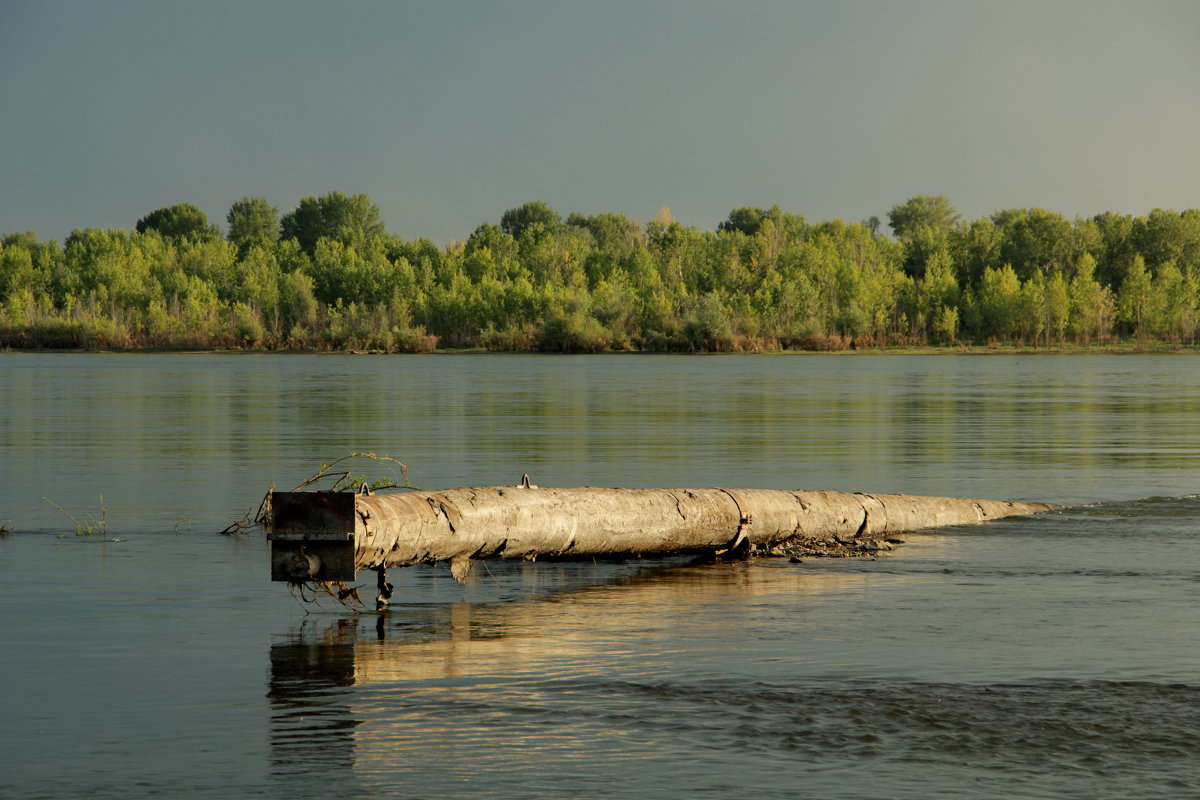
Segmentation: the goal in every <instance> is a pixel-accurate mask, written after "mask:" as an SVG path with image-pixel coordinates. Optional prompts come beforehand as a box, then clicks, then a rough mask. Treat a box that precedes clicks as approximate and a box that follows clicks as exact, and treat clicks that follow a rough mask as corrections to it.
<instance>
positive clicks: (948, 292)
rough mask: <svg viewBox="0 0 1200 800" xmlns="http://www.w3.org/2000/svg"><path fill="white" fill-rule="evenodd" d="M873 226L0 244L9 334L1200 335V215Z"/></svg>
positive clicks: (397, 343) (455, 343) (249, 224)
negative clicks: (441, 239)
mask: <svg viewBox="0 0 1200 800" xmlns="http://www.w3.org/2000/svg"><path fill="white" fill-rule="evenodd" d="M889 218H890V220H891V223H892V228H893V230H894V231H895V232H896V234H897V236H896V238H892V237H887V236H882V235H880V234H879V232H878V230H877V228H878V225H872V224H870V222H869V221H868V222H867V223H847V222H843V221H842V220H836V219H835V220H826V221H822V222H815V223H808V222H807V221H806V220H805V219H804V218H803V217H802V216H800V215H797V214H790V213H787V212H785V211H783V210H782V209H780V208H779V207H778V206H771V207H769V208H768V207H759V206H739V207H736V208H734V209H733V210H731V211H730V212H729V215H728V216H727V218H726V219H724V220H720V221H718V222H717V224H716V226H715V228H714V229H711V230H702V229H699V228H697V227H695V226H689V225H685V224H683V223H681V222H679V221H678V220H676V219H674V218H673V217H672V216H671V214H670V212H669V211H668V210H667V209H663V210H662V211H661V212H659V214H658V215H656V216H655V217H654V219H651V220H649V221H646V222H638V221H636V220H634V219H632V218H630V217H629V216H626V215H625V214H621V213H616V212H602V213H596V214H590V215H585V214H582V213H578V212H574V213H571V214H569V215H567V217H566V219H565V221H564V220H563V219H562V217H560V216H559V214H558V213H557V212H556V211H554V209H552V208H551V207H550V206H549V205H547V204H546V203H544V202H541V201H533V202H529V203H525V204H523V205H521V206H518V207H516V208H512V209H509V210H507V211H505V212H504V213H503V214H502V215H501V218H500V224H498V225H497V224H493V223H487V222H485V223H482V224H480V225H478V226H477V227H476V228H475V230H474V231H473V232H472V233H471V234H470V236H469V237H468V238H467V240H466V241H465V242H462V243H457V242H454V243H450V244H448V245H446V246H439V245H437V244H435V243H434V242H431V241H429V240H428V239H424V238H418V239H413V240H407V241H406V240H404V239H402V238H400V237H398V236H393V235H390V234H388V233H387V232H386V231H385V229H384V225H383V222H382V221H381V219H380V214H379V209H378V207H377V206H376V205H375V204H374V203H373V202H372V201H371V199H370V198H369V197H367V196H366V195H363V194H357V195H346V194H343V193H341V192H331V193H329V194H326V195H322V196H320V197H305V198H303V199H302V200H301V201H300V202H299V203H298V204H297V205H296V207H295V208H294V209H293V210H292V211H290V212H288V213H287V214H285V215H284V216H283V218H282V219H278V222H276V219H277V211H276V208H275V206H273V205H272V204H271V203H270V202H269V201H268V200H266V199H265V198H261V197H243V198H241V199H240V200H237V201H235V202H234V203H233V204H231V206H230V208H229V213H228V215H227V216H226V220H227V222H228V223H229V233H228V236H227V239H221V238H220V237H219V236H218V235H217V232H216V228H215V226H212V225H209V224H208V221H207V219H206V218H205V217H204V214H203V213H202V212H201V211H200V210H199V209H198V208H196V207H195V206H192V205H190V204H186V203H184V204H178V205H175V206H170V207H167V208H163V209H158V210H156V211H154V212H152V213H151V214H148V215H146V217H143V218H142V219H141V220H139V221H138V224H137V226H136V229H135V230H134V231H133V232H129V231H126V230H105V229H97V228H84V229H79V230H75V231H72V233H71V234H70V236H68V237H67V238H66V240H65V241H64V242H63V243H62V244H61V245H60V244H59V243H58V242H57V241H41V240H39V239H38V237H37V235H36V234H34V233H32V232H15V233H10V234H6V235H4V236H0V346H12V347H107V348H131V347H174V348H189V347H203V348H211V347H238V348H246V347H250V348H275V347H292V348H308V349H318V350H320V349H353V350H366V349H372V350H383V351H389V352H393V351H416V350H428V349H430V348H432V347H435V346H441V347H479V348H485V349H491V350H537V349H541V350H553V351H558V352H562V351H572V352H574V351H585V352H591V351H596V350H683V351H696V350H703V351H753V352H758V351H762V350H773V349H794V348H804V349H846V348H850V347H854V348H872V347H886V346H893V345H894V346H908V345H914V344H938V345H953V344H960V343H976V344H988V345H995V346H1000V345H1003V344H1006V343H1013V344H1015V343H1021V344H1025V345H1027V346H1028V345H1035V346H1043V347H1044V346H1048V345H1059V344H1061V343H1063V342H1077V343H1080V344H1087V343H1093V342H1108V341H1112V340H1114V339H1117V338H1125V339H1128V340H1131V341H1138V342H1148V341H1158V342H1169V343H1173V344H1176V345H1179V344H1192V343H1194V342H1195V341H1196V338H1197V334H1198V333H1200V211H1197V210H1194V209H1189V210H1186V211H1183V212H1176V211H1171V210H1163V209H1155V210H1153V211H1151V212H1150V213H1148V214H1146V215H1144V216H1127V215H1121V214H1115V213H1104V214H1099V215H1096V216H1094V217H1091V218H1086V219H1085V218H1078V217H1077V218H1075V219H1068V218H1067V217H1065V216H1063V215H1061V214H1058V213H1056V212H1053V211H1048V210H1045V209H1039V208H1018V209H1001V210H999V211H996V212H995V213H993V214H990V215H988V216H985V217H980V218H979V219H975V220H969V221H960V220H959V218H958V215H957V213H956V212H955V211H954V209H953V207H952V206H951V205H950V203H949V201H947V200H946V198H943V197H915V198H910V199H909V200H908V201H906V202H904V203H901V204H899V205H896V206H894V207H893V209H892V213H891V215H890V217H889Z"/></svg>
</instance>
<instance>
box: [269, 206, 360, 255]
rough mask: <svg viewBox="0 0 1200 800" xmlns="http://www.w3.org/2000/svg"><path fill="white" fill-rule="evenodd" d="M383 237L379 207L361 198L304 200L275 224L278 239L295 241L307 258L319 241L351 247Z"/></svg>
mask: <svg viewBox="0 0 1200 800" xmlns="http://www.w3.org/2000/svg"><path fill="white" fill-rule="evenodd" d="M383 233H384V225H383V221H382V220H380V218H379V207H378V206H377V205H375V204H374V203H373V202H371V198H369V197H367V196H366V195H365V194H355V195H345V194H343V193H342V192H330V193H329V194H325V195H321V196H320V197H305V198H304V199H303V200H301V201H300V203H299V204H298V205H297V206H296V207H295V208H294V209H292V210H291V211H289V212H288V213H286V214H284V215H283V218H282V219H281V220H280V221H279V235H280V238H283V239H295V240H296V241H297V242H298V243H299V245H300V249H302V250H303V251H304V252H306V253H308V254H309V255H312V254H313V253H314V252H315V251H316V248H317V242H318V241H320V240H321V239H323V238H324V239H333V240H336V241H339V242H341V243H342V244H352V245H353V244H361V243H363V242H366V241H368V240H369V239H370V238H372V237H374V236H380V235H382V234H383Z"/></svg>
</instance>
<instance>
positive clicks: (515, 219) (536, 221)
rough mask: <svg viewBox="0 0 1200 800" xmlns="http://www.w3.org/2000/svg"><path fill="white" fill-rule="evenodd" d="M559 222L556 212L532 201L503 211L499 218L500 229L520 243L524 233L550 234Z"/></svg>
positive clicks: (544, 204)
mask: <svg viewBox="0 0 1200 800" xmlns="http://www.w3.org/2000/svg"><path fill="white" fill-rule="evenodd" d="M559 221H560V217H559V216H558V212H557V211H555V210H554V209H552V208H551V207H550V206H548V205H547V204H546V203H543V202H542V201H541V200H534V201H532V202H529V203H525V204H524V205H520V206H517V207H516V208H510V209H509V210H508V211H505V212H504V214H503V215H501V217H500V229H501V230H502V231H504V232H505V233H507V234H508V235H509V236H511V237H513V238H514V239H516V240H517V241H520V240H521V237H522V236H524V235H525V233H526V232H530V233H536V234H542V233H552V232H553V231H554V229H555V228H557V227H558V225H559ZM535 238H536V237H535Z"/></svg>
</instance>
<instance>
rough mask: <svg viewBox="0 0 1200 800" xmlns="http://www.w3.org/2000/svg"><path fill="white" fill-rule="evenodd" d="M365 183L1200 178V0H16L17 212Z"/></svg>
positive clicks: (710, 187) (694, 210)
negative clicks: (715, 0) (96, 0)
mask: <svg viewBox="0 0 1200 800" xmlns="http://www.w3.org/2000/svg"><path fill="white" fill-rule="evenodd" d="M335 190H336V191H342V192H346V193H347V194H356V193H364V194H367V195H369V196H370V197H371V199H372V200H374V202H375V203H376V204H377V205H378V206H379V208H380V212H381V216H382V218H383V220H384V222H385V223H386V224H387V228H388V230H389V231H390V232H392V233H396V234H398V235H400V236H403V237H405V238H408V239H412V238H416V237H419V236H424V237H428V238H430V239H433V240H434V241H435V242H438V243H439V244H447V243H449V242H451V241H455V240H464V239H466V238H467V236H469V235H470V233H471V231H472V230H474V229H475V228H476V227H477V226H478V225H480V224H481V223H484V222H493V223H495V222H498V221H499V219H500V217H501V215H502V214H503V213H504V211H505V210H507V209H509V208H513V207H515V206H518V205H520V204H522V203H524V202H527V201H530V200H541V201H545V202H547V203H549V204H550V205H551V206H552V207H553V208H554V209H555V210H556V211H558V212H559V213H561V214H562V215H564V216H565V215H566V214H568V213H570V212H580V213H583V214H594V213H599V212H605V211H617V212H623V213H625V214H627V215H629V216H630V217H632V218H633V219H636V220H638V221H640V222H645V221H648V220H650V219H652V218H653V217H654V216H655V215H656V214H657V213H658V211H659V209H660V208H663V207H668V208H670V210H671V213H672V215H673V216H674V217H675V219H677V220H679V221H680V222H682V223H684V224H687V225H695V226H697V227H698V228H700V229H704V230H708V229H713V228H715V227H716V226H717V224H718V223H719V222H720V221H721V220H723V219H725V218H726V216H727V215H728V213H729V211H730V210H731V209H733V208H736V207H740V206H747V205H753V206H762V207H768V206H771V205H779V206H780V207H781V208H783V210H785V211H788V212H792V213H798V214H803V215H804V216H805V217H806V218H807V219H808V220H809V221H810V222H816V221H821V220H828V219H834V218H839V219H843V220H846V221H860V220H865V219H867V218H868V217H870V216H873V215H874V216H878V217H879V218H880V219H883V220H884V221H885V222H886V219H887V212H888V211H889V210H890V209H891V207H892V206H894V205H896V204H898V203H901V202H903V201H904V200H906V199H907V198H909V197H911V196H913V195H918V194H941V195H945V196H946V197H948V198H949V199H950V201H951V203H952V204H953V205H954V206H955V208H956V209H957V210H958V211H959V213H960V214H962V215H963V217H965V218H967V219H975V218H978V217H981V216H985V215H988V214H991V213H993V212H995V211H998V210H1000V209H1004V208H1026V207H1041V208H1046V209H1050V210H1052V211H1057V212H1060V213H1062V214H1065V215H1067V216H1068V217H1070V218H1074V217H1075V216H1076V215H1081V216H1085V217H1086V216H1091V215H1093V214H1097V213H1100V212H1103V211H1116V212H1120V213H1128V214H1144V213H1146V212H1148V211H1150V210H1152V209H1154V208H1170V209H1176V210H1183V209H1185V208H1195V207H1200V3H1198V2H1195V0H1184V1H1183V2H1157V1H1155V0H1139V2H1106V1H1105V0H1081V1H1079V2H1075V1H1073V0H1037V1H1036V2H1026V1H1025V0H1002V1H1000V0H997V1H996V2H985V1H984V0H880V1H876V2H869V1H867V0H837V2H835V1H834V0H829V2H808V1H807V0H790V1H788V2H768V0H743V1H742V2H737V3H734V2H707V1H706V0H635V1H634V2H627V1H626V0H604V2H586V3H585V2H569V1H568V0H554V1H552V2H540V1H539V2H509V1H508V0H494V1H493V2H486V1H481V2H460V1H457V0H439V1H438V2H432V0H431V1H430V2H421V3H417V2H399V1H398V0H388V1H387V2H365V1H363V0H359V1H354V0H351V1H350V2H344V3H331V2H328V1H327V0H288V1H287V2H274V1H272V2H267V1H266V0H259V1H257V2H256V0H234V1H233V2H227V1H226V0H204V2H199V1H198V0H151V1H150V2H132V1H131V0H106V1H105V2H94V0H85V1H83V2H78V1H76V0H32V1H27V0H0V233H7V232H16V231H24V230H34V231H36V232H37V233H38V235H39V236H40V237H41V238H43V239H62V238H63V237H65V236H66V235H67V234H69V233H70V232H71V230H73V229H76V228H88V227H100V228H125V229H132V228H133V227H134V225H135V224H136V222H137V220H138V219H139V218H141V217H142V216H144V215H146V214H148V213H149V212H151V211H153V210H155V209H157V208H161V207H164V206H168V205H172V204H174V203H192V204H195V205H197V206H199V207H200V208H201V209H202V210H203V211H204V212H205V213H206V214H207V215H208V217H209V219H210V221H213V222H217V223H219V224H221V225H222V226H224V223H225V215H226V213H227V211H228V209H229V206H230V204H232V203H233V202H234V201H236V200H238V199H239V198H241V197H244V196H250V197H266V198H267V199H268V200H270V201H271V203H272V204H274V205H275V206H277V207H278V209H279V210H280V212H281V213H286V212H287V211H289V210H291V209H292V208H294V207H295V206H296V204H297V203H298V202H299V201H300V200H301V199H302V198H304V197H308V196H320V195H322V194H325V193H327V192H330V191H335Z"/></svg>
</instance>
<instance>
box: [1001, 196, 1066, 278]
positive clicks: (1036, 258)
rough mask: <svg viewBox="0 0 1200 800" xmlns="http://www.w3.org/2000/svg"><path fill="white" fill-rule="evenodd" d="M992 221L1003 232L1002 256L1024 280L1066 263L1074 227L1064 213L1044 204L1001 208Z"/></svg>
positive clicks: (1002, 260)
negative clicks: (1036, 273) (1032, 206)
mask: <svg viewBox="0 0 1200 800" xmlns="http://www.w3.org/2000/svg"><path fill="white" fill-rule="evenodd" d="M992 222H994V223H995V225H996V228H997V229H998V230H999V233H1000V252H999V255H1000V260H1001V262H1003V263H1005V264H1011V265H1012V267H1013V269H1014V270H1015V271H1016V273H1017V277H1019V278H1021V280H1027V279H1028V278H1029V277H1030V276H1031V275H1033V274H1034V273H1035V272H1041V273H1043V274H1045V273H1048V272H1051V271H1053V270H1054V269H1055V268H1060V267H1064V266H1066V265H1067V264H1068V263H1069V262H1070V259H1071V250H1072V246H1073V242H1074V231H1073V229H1072V227H1071V223H1070V222H1068V221H1067V219H1066V218H1065V217H1064V216H1063V215H1062V214H1056V213H1054V212H1052V211H1046V210H1045V209H1041V208H1017V209H1006V210H1004V211H998V212H997V213H995V214H993V215H992Z"/></svg>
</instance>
